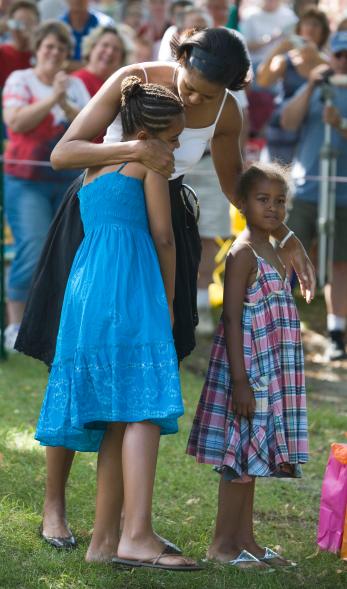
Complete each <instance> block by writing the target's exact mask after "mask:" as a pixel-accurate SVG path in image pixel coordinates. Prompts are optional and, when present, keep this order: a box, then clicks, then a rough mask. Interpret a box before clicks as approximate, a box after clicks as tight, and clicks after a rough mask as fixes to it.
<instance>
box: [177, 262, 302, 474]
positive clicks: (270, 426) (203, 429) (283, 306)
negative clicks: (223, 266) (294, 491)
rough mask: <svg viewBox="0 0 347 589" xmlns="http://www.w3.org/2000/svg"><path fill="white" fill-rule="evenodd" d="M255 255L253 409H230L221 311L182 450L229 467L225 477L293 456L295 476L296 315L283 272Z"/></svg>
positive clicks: (250, 319)
mask: <svg viewBox="0 0 347 589" xmlns="http://www.w3.org/2000/svg"><path fill="white" fill-rule="evenodd" d="M254 253H255V252H254ZM255 255H256V258H257V264H258V272H257V277H256V280H255V282H254V283H253V284H252V285H251V286H250V287H248V289H247V292H246V297H245V301H244V307H243V315H242V331H243V345H244V361H245V367H246V372H247V375H248V378H249V382H250V385H251V387H252V389H253V392H254V395H255V399H256V404H257V408H256V412H255V415H254V417H253V419H252V420H251V421H248V419H246V418H244V417H238V416H236V415H235V414H234V413H233V412H232V408H231V400H232V381H231V376H230V368H229V363H228V358H227V353H226V345H225V338H224V324H223V316H222V317H221V320H220V323H219V325H218V328H217V332H216V335H215V337H214V343H213V347H212V351H211V358H210V363H209V368H208V372H207V377H206V381H205V385H204V387H203V390H202V393H201V397H200V401H199V404H198V407H197V411H196V415H195V418H194V422H193V426H192V430H191V433H190V437H189V441H188V447H187V453H188V454H191V455H193V456H195V457H196V460H197V462H203V463H207V464H213V465H215V466H216V467H217V470H219V471H220V472H227V473H229V476H227V477H226V478H231V479H233V478H235V479H237V478H238V477H241V479H243V480H244V479H245V475H250V476H278V475H279V476H281V473H280V472H279V469H278V466H279V464H281V463H283V462H286V463H290V464H292V465H293V466H294V468H293V471H294V476H300V466H299V464H302V463H305V462H307V460H308V445H307V416H306V395H305V376H304V359H303V350H302V344H301V334H300V321H299V317H298V313H297V309H296V306H295V302H294V299H293V296H292V293H291V286H290V282H289V280H288V278H287V277H286V278H285V279H284V280H283V279H282V277H281V276H280V274H279V273H278V271H277V270H276V269H275V268H274V267H273V266H271V265H270V264H269V263H268V262H266V261H265V260H264V259H263V258H261V257H260V256H258V255H257V254H255ZM230 473H231V475H230ZM282 476H283V475H282Z"/></svg>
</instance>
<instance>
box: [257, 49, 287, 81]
mask: <svg viewBox="0 0 347 589" xmlns="http://www.w3.org/2000/svg"><path fill="white" fill-rule="evenodd" d="M286 69H287V66H286V60H285V57H284V55H278V54H277V53H276V54H271V57H268V59H266V60H265V61H264V62H263V63H261V64H260V66H259V67H258V70H257V83H258V84H259V86H264V87H267V86H272V84H274V83H275V82H277V81H278V80H281V79H282V78H283V76H284V74H285V72H286Z"/></svg>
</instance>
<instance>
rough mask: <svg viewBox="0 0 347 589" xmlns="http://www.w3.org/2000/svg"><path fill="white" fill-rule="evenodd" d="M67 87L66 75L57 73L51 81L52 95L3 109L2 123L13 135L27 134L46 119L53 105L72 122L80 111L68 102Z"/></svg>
mask: <svg viewBox="0 0 347 589" xmlns="http://www.w3.org/2000/svg"><path fill="white" fill-rule="evenodd" d="M67 85H68V77H67V75H66V73H65V72H63V71H61V72H58V73H57V74H56V76H55V78H54V80H53V84H52V94H51V95H50V96H49V97H48V98H45V99H43V100H39V101H37V102H34V103H33V104H26V105H24V106H15V107H8V108H6V107H5V109H4V121H5V123H6V125H7V126H8V127H9V128H10V129H12V131H14V132H15V133H29V132H30V131H33V130H34V129H36V127H37V126H38V125H39V124H40V123H41V122H42V121H43V120H44V119H45V118H46V116H47V115H48V114H49V113H50V111H51V109H52V108H53V106H54V105H55V104H59V105H60V106H61V108H62V109H63V110H64V112H65V115H66V117H67V119H68V120H69V121H72V120H73V119H74V118H75V116H76V115H77V114H78V112H79V111H80V109H79V108H78V107H76V106H74V105H72V104H71V103H70V102H69V101H68V99H67V96H66V89H67ZM5 104H6V103H5Z"/></svg>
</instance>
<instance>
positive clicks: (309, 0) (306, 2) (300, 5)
mask: <svg viewBox="0 0 347 589" xmlns="http://www.w3.org/2000/svg"><path fill="white" fill-rule="evenodd" d="M318 4H319V0H294V2H293V10H294V12H295V14H296V15H297V16H298V17H299V18H300V17H301V16H302V14H303V13H304V12H305V10H307V8H308V7H311V6H318Z"/></svg>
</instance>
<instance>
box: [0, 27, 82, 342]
mask: <svg viewBox="0 0 347 589" xmlns="http://www.w3.org/2000/svg"><path fill="white" fill-rule="evenodd" d="M34 49H35V56H36V65H35V67H34V68H30V69H25V70H18V71H15V72H13V73H12V74H10V76H9V77H8V78H7V81H6V83H5V87H4V91H3V108H4V121H5V123H6V125H7V128H8V137H9V140H8V143H7V146H6V151H5V186H4V188H5V212H6V216H7V220H8V223H9V225H10V227H11V231H12V234H13V237H14V240H15V257H14V260H13V263H12V266H11V268H10V273H9V281H8V291H7V294H8V308H7V312H8V318H9V325H8V327H7V328H6V331H5V343H6V347H7V348H8V349H11V348H13V344H14V341H15V339H16V335H17V331H18V328H19V324H20V322H21V319H22V316H23V311H24V305H25V301H26V298H27V294H28V289H29V285H30V282H31V278H32V274H33V271H34V269H35V266H36V263H37V261H38V257H39V255H40V251H41V248H42V245H43V242H44V239H45V236H46V233H47V230H48V227H49V225H50V223H51V221H52V218H53V216H54V214H55V212H56V210H57V208H58V206H59V204H60V201H61V199H62V196H63V194H64V192H65V190H66V188H67V187H68V185H69V184H70V182H71V180H72V178H75V177H76V175H77V174H78V171H76V170H67V171H63V172H55V171H54V170H53V169H52V168H51V166H50V164H49V157H50V153H51V151H52V149H53V147H54V146H55V144H56V143H57V142H58V141H59V139H60V138H61V137H62V135H63V134H64V133H65V131H66V128H67V126H68V125H69V124H70V122H71V121H72V120H73V119H74V118H75V116H76V115H77V113H78V112H79V111H80V110H81V108H82V107H83V106H85V104H86V103H87V102H88V100H89V94H88V92H87V90H86V88H85V86H84V84H83V82H81V80H78V79H77V78H73V77H71V76H68V75H67V74H66V73H65V72H64V71H63V66H64V63H65V61H66V59H68V57H69V55H70V54H71V52H72V50H73V39H72V37H71V34H70V31H69V29H68V28H67V27H66V25H65V24H64V23H62V22H59V21H47V22H45V23H44V24H42V25H40V26H39V27H38V29H37V30H36V33H35V39H34ZM33 161H34V162H36V161H37V162H42V161H43V162H45V163H46V165H45V163H44V164H43V165H35V164H34V163H31V162H33ZM39 328H40V326H38V329H39Z"/></svg>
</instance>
